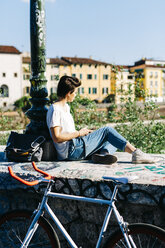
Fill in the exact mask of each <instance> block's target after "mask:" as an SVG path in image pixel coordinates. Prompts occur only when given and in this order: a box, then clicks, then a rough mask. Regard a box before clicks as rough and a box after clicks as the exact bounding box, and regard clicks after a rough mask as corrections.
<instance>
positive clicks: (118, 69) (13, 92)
mask: <svg viewBox="0 0 165 248" xmlns="http://www.w3.org/2000/svg"><path fill="white" fill-rule="evenodd" d="M64 75H68V76H73V77H77V78H79V79H80V80H81V83H82V84H81V87H79V89H78V92H79V94H80V95H81V96H82V97H88V98H89V99H91V100H95V101H97V102H107V101H108V102H109V101H113V102H115V103H117V104H119V103H121V99H123V97H125V99H126V98H128V97H130V96H131V97H132V99H133V98H134V96H135V90H134V88H135V86H136V85H137V84H139V85H140V87H141V90H143V89H144V90H145V92H146V95H145V96H143V95H139V100H142V101H144V100H145V101H147V100H148V99H150V98H151V97H152V100H154V101H156V102H165V61H160V60H152V59H141V60H139V61H136V62H135V64H134V65H133V66H125V65H124V66H118V65H117V66H112V65H111V64H109V63H105V62H101V61H97V60H93V59H92V58H78V57H61V58H47V60H46V78H47V89H48V96H50V95H51V94H52V93H56V92H57V84H58V81H59V78H60V77H61V76H64ZM30 77H31V59H30V54H29V53H21V52H20V51H19V50H17V49H16V48H15V47H13V46H0V88H1V90H2V92H1V93H0V107H5V106H10V105H13V104H14V102H15V101H16V100H18V99H19V98H21V97H22V96H26V95H29V94H30V87H31V85H30ZM107 99H108V100H107Z"/></svg>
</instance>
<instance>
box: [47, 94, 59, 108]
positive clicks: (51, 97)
mask: <svg viewBox="0 0 165 248" xmlns="http://www.w3.org/2000/svg"><path fill="white" fill-rule="evenodd" d="M57 99H58V97H57V93H51V94H50V96H49V103H48V105H51V104H52V103H53V102H55V101H57Z"/></svg>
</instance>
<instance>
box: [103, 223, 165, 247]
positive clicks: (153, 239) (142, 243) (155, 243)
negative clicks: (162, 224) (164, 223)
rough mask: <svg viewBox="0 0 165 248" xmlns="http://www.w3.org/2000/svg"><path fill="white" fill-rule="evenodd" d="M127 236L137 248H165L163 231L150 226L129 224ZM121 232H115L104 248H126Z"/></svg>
mask: <svg viewBox="0 0 165 248" xmlns="http://www.w3.org/2000/svg"><path fill="white" fill-rule="evenodd" d="M128 229H129V231H128V234H129V235H131V237H132V238H133V241H134V243H135V244H136V247H137V248H165V231H164V230H163V229H161V228H159V227H157V226H153V225H150V224H144V223H139V224H131V225H129V226H128ZM126 247H128V246H127V245H126V242H125V239H124V237H123V234H122V232H121V230H118V231H116V232H115V233H114V234H113V235H112V236H111V237H110V238H109V239H108V241H107V242H106V244H105V245H104V248H126Z"/></svg>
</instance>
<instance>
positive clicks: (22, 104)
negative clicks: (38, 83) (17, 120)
mask: <svg viewBox="0 0 165 248" xmlns="http://www.w3.org/2000/svg"><path fill="white" fill-rule="evenodd" d="M29 99H30V96H23V97H21V98H20V99H18V100H17V101H15V103H14V106H15V107H16V109H18V110H22V111H23V112H26V111H27V110H28V109H30V108H31V103H30V101H29Z"/></svg>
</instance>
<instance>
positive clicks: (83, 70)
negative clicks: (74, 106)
mask: <svg viewBox="0 0 165 248" xmlns="http://www.w3.org/2000/svg"><path fill="white" fill-rule="evenodd" d="M22 61H23V65H22V67H23V81H24V83H23V85H24V94H27V93H29V89H30V82H29V78H30V57H23V60H22ZM46 62H47V63H46V78H47V89H48V95H50V94H51V93H56V91H57V84H58V80H59V78H60V77H61V76H63V75H68V76H73V77H77V78H79V79H80V80H81V82H82V84H81V87H80V88H79V89H78V91H79V94H80V95H82V96H83V97H88V98H89V99H91V100H96V101H98V102H101V101H103V100H104V99H105V98H106V97H107V95H109V94H110V88H111V87H110V86H111V66H110V64H108V63H104V62H100V61H97V60H93V59H91V58H77V57H62V58H49V59H47V61H46Z"/></svg>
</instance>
